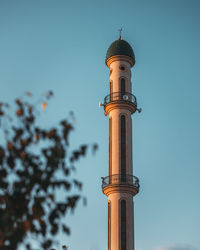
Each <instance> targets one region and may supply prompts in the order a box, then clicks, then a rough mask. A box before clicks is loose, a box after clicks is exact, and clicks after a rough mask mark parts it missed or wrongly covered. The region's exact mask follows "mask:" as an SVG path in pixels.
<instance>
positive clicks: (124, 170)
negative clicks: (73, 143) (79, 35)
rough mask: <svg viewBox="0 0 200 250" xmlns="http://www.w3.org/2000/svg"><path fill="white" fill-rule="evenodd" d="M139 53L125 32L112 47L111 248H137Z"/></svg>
mask: <svg viewBox="0 0 200 250" xmlns="http://www.w3.org/2000/svg"><path fill="white" fill-rule="evenodd" d="M134 64H135V55H134V52H133V49H132V48H131V46H130V45H129V44H128V43H127V42H126V41H125V40H122V38H121V35H120V37H119V39H118V40H116V41H114V42H113V43H112V44H111V45H110V47H109V48H108V51H107V54H106V65H107V66H108V68H109V69H110V81H109V85H110V86H109V88H110V91H109V95H107V96H106V97H105V98H104V103H103V104H102V105H103V106H104V111H105V115H108V117H109V171H108V176H107V177H102V191H103V193H104V194H105V195H106V196H107V197H108V250H134V249H135V248H134V206H133V197H134V196H135V195H136V194H137V193H138V192H139V180H138V178H137V177H135V176H134V175H133V159H132V117H131V116H132V115H133V114H134V113H135V112H136V111H139V112H140V111H141V110H140V109H138V108H137V100H136V97H135V96H134V95H133V94H132V83H131V68H132V67H133V66H134Z"/></svg>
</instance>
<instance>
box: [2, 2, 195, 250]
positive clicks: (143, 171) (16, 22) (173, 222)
mask: <svg viewBox="0 0 200 250" xmlns="http://www.w3.org/2000/svg"><path fill="white" fill-rule="evenodd" d="M199 9H200V1H199V0H196V1H195V0H151V1H149V0H120V1H119V0H109V1H108V0H107V1H106V0H101V1H97V0H85V1H82V0H73V1H72V0H17V1H16V0H0V89H1V91H0V100H3V101H8V102H11V101H12V100H13V99H15V97H19V96H21V95H22V94H23V93H24V92H25V91H30V92H32V93H33V94H34V95H35V96H38V95H40V94H41V93H44V92H45V91H47V90H50V89H52V90H53V91H54V93H55V97H54V99H53V100H52V101H51V102H50V104H49V106H48V110H47V112H45V114H44V118H43V120H41V121H42V123H43V124H44V125H45V126H50V125H52V124H53V125H55V124H56V122H58V121H59V119H61V118H63V117H67V116H68V113H69V111H70V110H73V111H74V113H75V116H76V130H75V132H74V134H73V135H72V137H71V139H72V146H75V145H78V144H80V143H84V142H87V143H92V142H97V143H98V144H99V147H100V148H99V151H98V153H97V154H96V156H95V157H93V156H88V157H87V159H84V160H83V161H81V162H80V164H78V169H77V177H79V178H80V179H81V180H82V181H83V182H84V190H83V194H84V195H87V198H88V205H87V207H83V206H82V205H81V204H80V206H79V208H78V209H77V210H76V212H75V214H74V215H69V216H67V217H66V219H65V220H66V223H70V225H71V229H72V234H71V236H70V237H66V236H62V235H61V236H60V242H61V244H67V245H69V246H70V248H69V250H80V249H81V250H106V249H107V199H106V197H105V196H104V195H103V194H102V192H101V179H100V177H101V176H106V175H107V173H108V118H106V117H105V116H104V112H103V109H102V108H99V107H98V102H99V101H103V98H104V96H105V95H106V94H108V84H109V71H108V68H107V67H106V66H105V54H106V50H107V48H108V47H109V45H110V44H111V43H112V42H113V41H114V40H116V39H117V38H118V29H119V28H121V27H122V28H123V32H122V36H123V38H124V39H125V40H127V41H128V42H129V43H130V44H131V45H132V47H133V49H134V52H135V55H136V65H135V67H134V68H133V72H132V82H133V91H134V94H135V95H136V96H137V98H138V104H139V107H142V109H143V111H142V113H141V114H135V115H134V117H133V159H134V174H135V175H136V176H138V177H139V178H140V184H141V191H140V194H139V195H137V197H135V246H136V250H200V234H199V232H200V192H199V191H200V109H199V106H200V101H199V100H200V98H199V96H200V73H199V72H200V70H199V58H200V49H199V44H200V29H199V27H200V15H199ZM41 119H42V118H41Z"/></svg>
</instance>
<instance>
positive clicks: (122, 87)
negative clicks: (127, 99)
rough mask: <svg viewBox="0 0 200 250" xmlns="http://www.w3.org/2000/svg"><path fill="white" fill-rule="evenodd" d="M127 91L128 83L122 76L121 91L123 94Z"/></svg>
mask: <svg viewBox="0 0 200 250" xmlns="http://www.w3.org/2000/svg"><path fill="white" fill-rule="evenodd" d="M125 92H126V83H125V79H124V78H122V79H121V93H122V95H124V94H125Z"/></svg>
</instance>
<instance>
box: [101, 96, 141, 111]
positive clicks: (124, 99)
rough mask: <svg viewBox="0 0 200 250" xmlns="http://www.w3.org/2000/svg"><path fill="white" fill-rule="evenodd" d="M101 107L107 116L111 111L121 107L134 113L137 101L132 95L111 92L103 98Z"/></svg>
mask: <svg viewBox="0 0 200 250" xmlns="http://www.w3.org/2000/svg"><path fill="white" fill-rule="evenodd" d="M103 106H104V109H105V112H106V113H107V114H108V113H109V111H110V110H111V109H113V108H119V107H122V106H123V107H124V108H128V109H129V110H130V111H131V113H135V111H136V110H137V99H136V97H135V96H134V95H133V94H131V93H128V92H124V93H123V92H113V93H111V94H109V95H107V96H106V97H105V98H104V104H103Z"/></svg>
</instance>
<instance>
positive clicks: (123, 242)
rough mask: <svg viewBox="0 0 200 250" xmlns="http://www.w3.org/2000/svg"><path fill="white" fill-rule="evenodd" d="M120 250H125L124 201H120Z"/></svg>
mask: <svg viewBox="0 0 200 250" xmlns="http://www.w3.org/2000/svg"><path fill="white" fill-rule="evenodd" d="M121 250H126V201H125V200H121Z"/></svg>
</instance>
